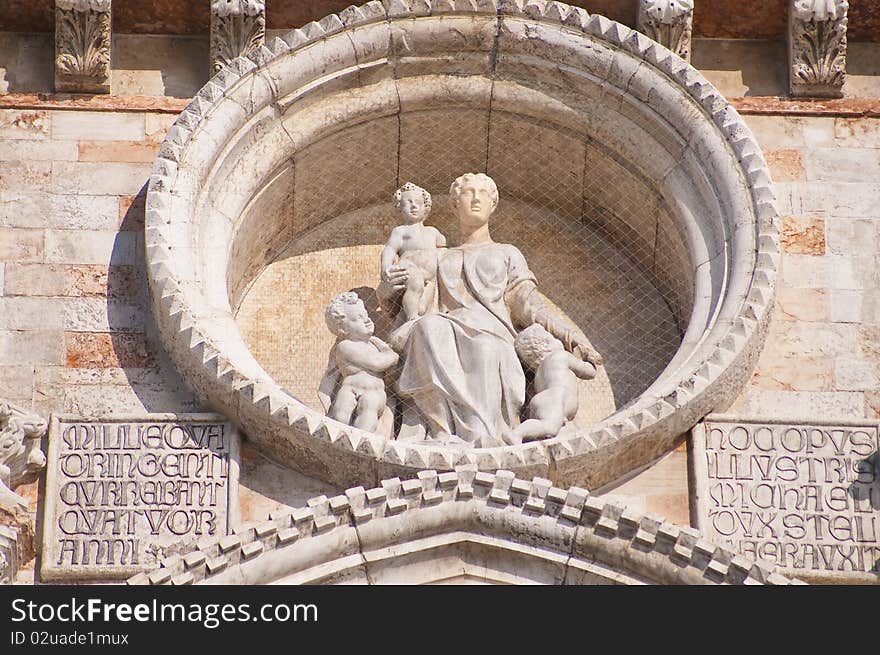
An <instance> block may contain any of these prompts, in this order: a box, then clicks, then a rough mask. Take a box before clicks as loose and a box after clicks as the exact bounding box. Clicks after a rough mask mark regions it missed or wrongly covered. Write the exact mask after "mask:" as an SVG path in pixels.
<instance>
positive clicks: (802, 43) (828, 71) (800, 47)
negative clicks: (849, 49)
mask: <svg viewBox="0 0 880 655" xmlns="http://www.w3.org/2000/svg"><path fill="white" fill-rule="evenodd" d="M848 9H849V4H848V3H847V2H846V0H791V5H790V7H789V14H788V62H789V90H790V92H791V95H792V96H795V97H817V98H840V97H843V83H844V82H845V81H846V26H847V11H848Z"/></svg>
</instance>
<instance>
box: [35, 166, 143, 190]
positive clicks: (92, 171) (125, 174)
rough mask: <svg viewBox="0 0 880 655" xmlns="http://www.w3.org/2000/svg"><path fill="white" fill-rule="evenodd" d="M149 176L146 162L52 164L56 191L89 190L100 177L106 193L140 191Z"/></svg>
mask: <svg viewBox="0 0 880 655" xmlns="http://www.w3.org/2000/svg"><path fill="white" fill-rule="evenodd" d="M149 177H150V166H149V165H147V164H143V163H141V164H128V163H104V162H101V163H98V162H91V161H75V162H56V163H54V164H52V186H53V190H54V191H55V192H56V193H71V194H78V193H88V192H89V191H90V187H92V188H93V185H92V184H91V182H92V181H93V180H96V179H100V180H101V191H103V193H104V194H106V195H113V196H126V195H134V194H137V192H138V191H140V189H141V187H143V186H144V184H146V182H147V180H148V179H149Z"/></svg>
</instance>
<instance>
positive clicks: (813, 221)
mask: <svg viewBox="0 0 880 655" xmlns="http://www.w3.org/2000/svg"><path fill="white" fill-rule="evenodd" d="M779 243H780V245H782V248H783V249H784V250H785V251H786V252H790V253H795V254H799V255H824V254H825V222H824V221H823V220H822V219H821V218H812V217H800V216H784V217H783V219H782V231H781V233H780V234H779Z"/></svg>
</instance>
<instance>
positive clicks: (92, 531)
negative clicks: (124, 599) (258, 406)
mask: <svg viewBox="0 0 880 655" xmlns="http://www.w3.org/2000/svg"><path fill="white" fill-rule="evenodd" d="M238 449H239V437H238V433H237V431H236V430H235V428H234V427H233V426H232V425H231V424H229V423H227V422H225V420H224V419H223V418H222V417H220V416H217V415H173V414H171V415H169V414H157V415H147V416H137V417H118V418H116V417H114V418H113V419H105V420H84V419H80V418H78V417H72V416H61V417H55V418H54V419H53V421H52V424H51V427H50V431H49V462H50V464H49V471H50V472H49V474H48V476H47V479H46V510H45V514H46V518H45V527H44V529H43V544H42V545H43V550H42V553H43V555H42V566H41V569H40V577H41V579H43V580H79V581H82V580H118V579H123V578H127V577H129V576H131V575H133V574H135V573H137V572H138V571H140V570H142V569H144V568H148V567H151V566H155V565H156V564H157V563H158V562H159V561H160V560H161V559H162V558H163V557H165V556H170V555H173V554H175V552H179V551H180V550H181V549H182V548H184V547H185V546H186V545H187V544H193V543H194V542H196V541H198V540H199V539H204V538H209V537H220V536H223V535H224V534H228V533H229V532H230V531H231V528H232V526H233V525H234V524H235V522H236V521H237V502H238V500H237V492H238Z"/></svg>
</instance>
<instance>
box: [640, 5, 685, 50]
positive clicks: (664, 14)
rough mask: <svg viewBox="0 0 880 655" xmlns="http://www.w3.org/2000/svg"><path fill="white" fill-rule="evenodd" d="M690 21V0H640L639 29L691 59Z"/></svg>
mask: <svg viewBox="0 0 880 655" xmlns="http://www.w3.org/2000/svg"><path fill="white" fill-rule="evenodd" d="M693 23H694V2H693V0H639V15H638V29H639V31H640V32H642V33H644V34H646V35H647V36H649V37H651V38H652V39H654V40H655V41H657V42H658V43H660V44H661V45H663V46H665V47H666V48H668V49H670V50H672V52H674V53H675V54H677V55H678V56H679V57H681V58H682V59H684V60H686V61H690V60H691V32H692V27H693Z"/></svg>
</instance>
